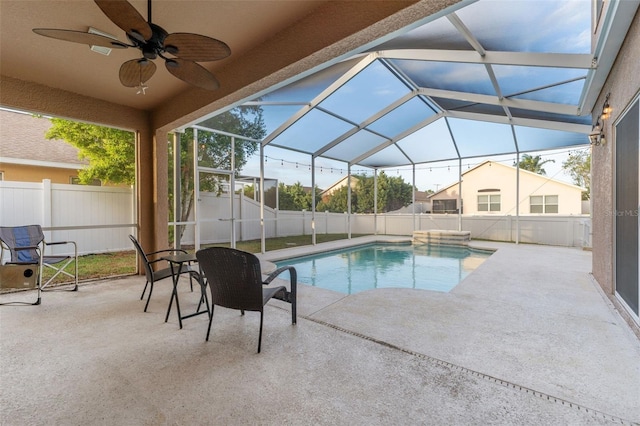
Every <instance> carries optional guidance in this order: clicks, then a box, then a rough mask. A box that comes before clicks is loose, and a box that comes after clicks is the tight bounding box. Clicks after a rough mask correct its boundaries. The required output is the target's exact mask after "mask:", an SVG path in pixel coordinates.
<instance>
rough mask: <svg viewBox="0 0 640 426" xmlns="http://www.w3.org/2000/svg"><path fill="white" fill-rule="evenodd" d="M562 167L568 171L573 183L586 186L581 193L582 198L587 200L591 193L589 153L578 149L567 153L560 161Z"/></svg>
mask: <svg viewBox="0 0 640 426" xmlns="http://www.w3.org/2000/svg"><path fill="white" fill-rule="evenodd" d="M562 169H563V170H565V171H566V172H568V173H569V175H570V176H571V178H572V179H573V183H574V184H576V185H578V186H581V187H583V188H587V190H586V191H584V192H583V193H582V199H583V200H588V199H589V196H590V194H591V153H590V152H586V151H578V152H577V153H574V154H571V155H569V158H568V159H567V160H566V161H564V162H563V163H562Z"/></svg>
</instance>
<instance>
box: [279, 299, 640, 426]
mask: <svg viewBox="0 0 640 426" xmlns="http://www.w3.org/2000/svg"><path fill="white" fill-rule="evenodd" d="M280 309H283V308H280ZM298 317H299V318H303V319H306V320H308V321H312V322H314V323H316V324H320V325H324V326H326V327H329V328H332V329H334V330H337V331H340V332H342V333H346V334H349V335H352V336H355V337H359V338H361V339H364V340H368V341H370V342H373V343H377V344H379V345H382V346H385V347H387V348H389V349H393V350H397V351H400V352H403V353H406V354H408V355H412V356H415V357H418V358H421V359H425V360H427V361H429V362H432V363H434V364H436V365H440V366H444V367H447V368H450V369H451V370H454V371H460V372H462V373H465V374H468V375H471V376H473V377H477V378H480V379H483V380H486V381H488V382H491V383H495V384H497V385H500V386H504V387H506V388H509V389H512V390H515V391H519V392H522V393H525V394H529V395H531V396H535V397H538V398H540V399H543V400H547V401H549V402H551V403H556V404H561V405H563V406H566V407H569V408H573V409H575V410H578V411H582V412H585V413H589V414H591V415H592V416H594V417H596V418H600V419H604V420H607V421H612V422H615V423H619V424H622V425H634V426H640V423H638V422H635V421H631V420H627V419H623V418H621V417H618V416H615V415H612V414H608V413H605V412H602V411H599V410H596V409H593V408H589V407H585V406H584V405H580V404H577V403H575V402H571V401H568V400H566V399H562V398H559V397H556V396H553V395H549V394H547V393H544V392H540V391H537V390H535V389H531V388H528V387H526V386H522V385H519V384H517V383H512V382H509V381H506V380H503V379H499V378H497V377H493V376H490V375H488V374H485V373H482V372H479V371H475V370H471V369H469V368H466V367H462V366H460V365H456V364H452V363H450V362H448V361H444V360H441V359H438V358H434V357H432V356H429V355H426V354H423V353H420V352H416V351H412V350H410V349H405V348H402V347H400V346H397V345H394V344H392V343H389V342H385V341H382V340H379V339H376V338H374V337H371V336H367V335H365V334H362V333H358V332H354V331H351V330H348V329H346V328H343V327H340V326H337V325H333V324H330V323H328V322H326V321H322V320H319V319H316V318H311V317H309V316H304V315H298Z"/></svg>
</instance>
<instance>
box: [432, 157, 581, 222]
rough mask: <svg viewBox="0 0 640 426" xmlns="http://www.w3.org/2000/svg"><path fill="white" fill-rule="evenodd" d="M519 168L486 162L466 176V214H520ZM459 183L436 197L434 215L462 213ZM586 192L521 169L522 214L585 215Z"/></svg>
mask: <svg viewBox="0 0 640 426" xmlns="http://www.w3.org/2000/svg"><path fill="white" fill-rule="evenodd" d="M516 172H517V170H516V168H515V167H511V166H507V165H505V164H501V163H495V162H493V161H485V162H484V163H481V164H479V165H478V166H476V167H474V168H472V169H469V170H467V171H466V172H464V173H462V197H461V199H462V213H464V214H502V215H505V214H512V215H515V214H516V184H515V182H516ZM458 191H459V186H458V183H457V182H456V183H454V184H451V185H449V186H447V187H445V188H443V189H441V190H440V191H438V192H436V193H435V194H433V195H432V196H431V197H430V198H431V208H432V213H457V212H458ZM584 191H586V189H585V188H580V187H579V186H575V185H571V184H568V183H565V182H561V181H559V180H555V179H551V178H549V177H547V176H543V175H539V174H537V173H532V172H529V171H526V170H522V169H520V212H519V213H520V214H521V215H524V214H562V215H579V214H582V192H584Z"/></svg>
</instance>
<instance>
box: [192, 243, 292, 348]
mask: <svg viewBox="0 0 640 426" xmlns="http://www.w3.org/2000/svg"><path fill="white" fill-rule="evenodd" d="M196 257H197V259H198V264H199V265H200V271H201V275H202V276H203V278H204V279H206V280H207V282H208V285H209V288H210V289H211V316H210V318H209V328H208V329H207V337H206V340H207V341H208V340H209V333H210V332H211V322H212V321H213V307H214V305H218V306H223V307H225V308H230V309H238V310H240V311H241V313H242V315H244V311H255V312H260V335H259V337H258V353H260V346H261V343H262V320H263V316H264V305H266V304H267V302H268V301H269V300H270V299H271V298H275V299H280V300H283V301H285V302H288V303H291V323H292V324H295V323H296V318H297V317H296V295H297V274H296V269H295V268H294V267H293V266H284V267H282V268H279V269H277V270H276V271H274V272H273V273H271V274H270V275H269V276H268V277H267V278H266V279H265V280H264V281H263V280H262V273H261V270H260V260H259V259H258V258H257V257H256V256H255V255H253V254H251V253H247V252H244V251H240V250H235V249H230V248H225V247H210V248H206V249H202V250H199V251H198V252H197V253H196ZM285 271H289V276H290V283H291V288H290V291H287V288H286V287H285V286H277V287H265V286H266V285H268V284H269V283H271V281H273V280H274V279H275V278H276V277H277V276H278V275H280V274H281V273H282V272H285Z"/></svg>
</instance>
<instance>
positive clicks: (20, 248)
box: [12, 246, 40, 251]
mask: <svg viewBox="0 0 640 426" xmlns="http://www.w3.org/2000/svg"><path fill="white" fill-rule="evenodd" d="M39 248H40V246H22V247H14V248H13V249H12V250H15V251H20V250H38V249H39Z"/></svg>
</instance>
